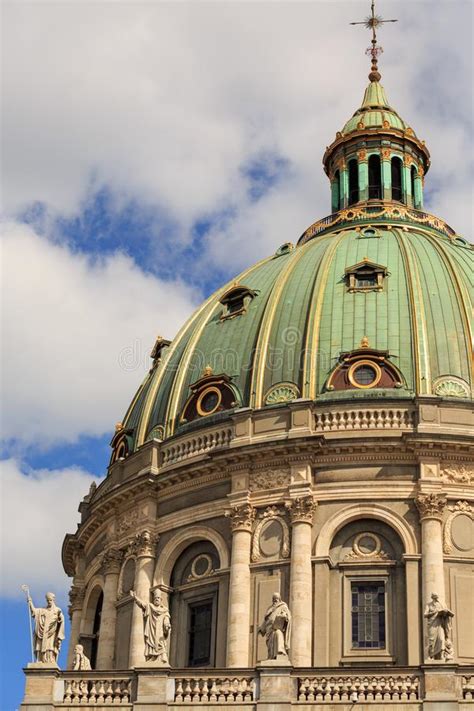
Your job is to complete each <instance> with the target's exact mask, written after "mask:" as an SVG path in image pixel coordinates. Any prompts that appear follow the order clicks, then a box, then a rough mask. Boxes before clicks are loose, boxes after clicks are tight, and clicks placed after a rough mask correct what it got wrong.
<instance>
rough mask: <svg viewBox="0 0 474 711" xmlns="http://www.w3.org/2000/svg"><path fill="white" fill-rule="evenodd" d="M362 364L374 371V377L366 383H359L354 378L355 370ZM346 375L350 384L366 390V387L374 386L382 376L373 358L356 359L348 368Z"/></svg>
mask: <svg viewBox="0 0 474 711" xmlns="http://www.w3.org/2000/svg"><path fill="white" fill-rule="evenodd" d="M363 366H367V367H368V368H371V369H372V370H373V371H374V373H375V378H374V379H373V380H372V382H371V383H368V384H367V385H364V384H363V383H359V382H358V381H357V380H356V378H355V373H356V371H357V370H358V369H359V368H361V367H363ZM347 377H348V378H349V382H350V384H351V385H353V386H354V387H355V388H362V389H363V390H367V389H368V388H375V386H376V385H378V384H379V382H380V380H381V378H382V370H381V368H380V366H379V365H377V363H374V361H373V360H358V361H357V362H356V363H353V364H352V365H351V367H350V368H349V371H348V373H347Z"/></svg>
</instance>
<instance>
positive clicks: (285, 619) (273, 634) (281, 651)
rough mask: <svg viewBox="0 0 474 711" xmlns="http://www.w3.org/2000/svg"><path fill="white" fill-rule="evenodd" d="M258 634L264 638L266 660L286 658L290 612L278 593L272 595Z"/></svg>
mask: <svg viewBox="0 0 474 711" xmlns="http://www.w3.org/2000/svg"><path fill="white" fill-rule="evenodd" d="M258 632H259V634H261V635H262V636H264V637H265V641H266V643H267V649H268V659H278V658H286V659H287V658H288V652H289V649H290V636H291V612H290V610H289V609H288V605H287V604H286V602H283V600H282V599H281V596H280V593H273V596H272V604H271V605H270V607H269V608H268V610H267V611H266V613H265V617H264V619H263V622H262V624H261V625H260V627H259V628H258Z"/></svg>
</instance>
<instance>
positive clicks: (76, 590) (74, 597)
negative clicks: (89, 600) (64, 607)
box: [68, 585, 85, 617]
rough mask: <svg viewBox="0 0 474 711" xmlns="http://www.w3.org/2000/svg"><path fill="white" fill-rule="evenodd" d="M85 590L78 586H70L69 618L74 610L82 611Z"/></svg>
mask: <svg viewBox="0 0 474 711" xmlns="http://www.w3.org/2000/svg"><path fill="white" fill-rule="evenodd" d="M84 595H85V590H84V588H83V587H82V586H80V585H72V586H71V589H70V590H69V608H68V612H69V617H71V615H72V613H73V612H74V610H82V606H83V604H84Z"/></svg>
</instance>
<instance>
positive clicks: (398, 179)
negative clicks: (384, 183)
mask: <svg viewBox="0 0 474 711" xmlns="http://www.w3.org/2000/svg"><path fill="white" fill-rule="evenodd" d="M392 200H399V201H400V202H403V193H402V161H401V160H400V158H392Z"/></svg>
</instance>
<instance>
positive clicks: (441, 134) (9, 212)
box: [0, 0, 473, 711]
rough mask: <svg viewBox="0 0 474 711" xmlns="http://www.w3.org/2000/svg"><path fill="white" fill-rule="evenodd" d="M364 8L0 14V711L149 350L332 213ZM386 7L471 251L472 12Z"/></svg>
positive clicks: (432, 193)
mask: <svg viewBox="0 0 474 711" xmlns="http://www.w3.org/2000/svg"><path fill="white" fill-rule="evenodd" d="M368 9H369V3H368V2H367V1H365V0H364V1H362V0H352V1H348V2H339V1H337V0H331V1H330V2H329V1H327V2H326V1H321V0H314V2H310V1H308V2H297V1H296V2H295V0H292V1H291V2H262V3H259V2H240V3H236V2H219V3H207V2H199V3H186V2H159V1H157V2H151V3H150V2H149V3H143V4H142V3H140V2H133V3H128V2H98V3H87V2H81V1H79V0H71V2H68V3H61V4H60V3H44V2H41V1H33V2H31V3H28V2H24V1H11V2H7V3H6V4H5V6H4V18H3V19H4V22H3V32H4V38H3V52H4V77H3V96H2V100H3V101H2V103H3V107H4V113H5V118H4V125H3V141H4V145H3V175H2V177H3V219H4V222H3V230H2V255H3V260H2V262H3V279H2V284H3V286H2V302H3V304H5V308H4V309H3V310H2V313H3V319H2V326H3V339H2V340H3V343H4V346H5V354H4V359H3V366H2V403H3V408H4V410H3V420H2V435H3V442H2V460H3V461H2V464H3V471H2V479H1V481H2V494H3V496H2V499H3V510H2V529H3V533H4V536H3V542H2V558H1V560H2V588H1V594H2V598H1V601H2V613H3V619H2V625H3V627H2V639H3V640H5V639H8V640H9V645H11V646H10V647H9V653H8V655H5V658H4V659H3V660H2V673H3V690H2V692H1V699H2V701H1V705H0V708H1V709H2V711H3V710H4V709H5V711H9V710H10V709H14V708H16V707H17V706H18V705H19V702H20V700H21V696H22V691H23V677H22V673H21V667H22V666H23V665H24V664H25V663H26V662H27V661H28V655H29V641H28V627H27V619H26V612H25V609H24V601H23V599H22V596H21V593H20V591H19V586H20V584H21V583H23V582H27V583H29V584H30V585H31V588H32V592H33V595H34V598H35V601H37V603H38V602H39V601H41V599H42V597H43V596H44V593H45V592H46V591H47V590H48V589H50V588H52V589H53V590H55V591H56V592H57V594H58V599H59V601H60V603H61V604H62V606H63V607H65V606H66V604H67V589H68V585H69V583H68V581H67V579H66V577H65V576H64V574H63V572H62V569H61V562H60V555H59V552H60V546H61V542H62V538H63V536H64V533H65V532H68V531H69V532H70V531H74V530H75V527H76V524H77V521H78V514H77V506H78V504H79V501H80V499H81V498H82V496H84V494H86V493H87V490H88V488H89V485H90V483H91V481H93V480H94V478H97V477H102V476H104V475H105V472H106V467H107V462H108V457H109V447H108V443H109V440H110V437H111V433H112V432H113V428H114V423H115V422H116V421H118V420H120V419H121V418H122V416H123V413H124V411H125V410H126V407H127V405H128V402H129V401H130V399H131V398H132V396H133V393H134V392H135V390H136V388H137V386H138V384H139V382H140V380H141V378H142V377H143V376H144V374H145V373H146V370H147V368H148V367H149V357H148V356H149V351H150V349H151V347H152V345H153V342H154V340H155V338H156V336H157V335H158V334H161V335H163V336H164V337H167V338H171V337H173V335H174V334H175V333H176V331H177V329H178V328H179V326H180V325H181V324H182V322H183V321H184V319H185V318H187V316H188V315H189V314H190V313H191V312H192V310H193V308H195V307H196V306H197V305H198V304H199V302H200V301H201V300H202V299H203V298H204V297H205V296H207V295H208V294H209V293H211V292H212V291H213V290H214V289H215V288H216V287H217V286H219V285H220V284H222V282H223V281H226V280H228V279H231V278H233V277H234V275H236V274H237V273H238V272H240V271H241V270H242V269H244V268H245V267H246V266H247V265H248V264H250V263H252V262H254V261H256V260H257V259H259V258H261V257H263V256H265V255H267V254H269V253H272V252H274V251H275V249H276V248H277V247H278V246H279V245H280V244H282V243H284V242H287V241H292V242H296V240H297V239H298V237H299V235H300V234H301V233H302V232H303V230H304V229H305V228H306V227H307V226H308V225H309V224H311V223H312V222H314V221H315V220H317V219H319V218H321V217H323V216H325V215H326V214H328V213H329V211H330V201H329V189H328V184H327V178H326V177H325V175H324V174H323V171H322V168H321V157H322V154H323V151H324V148H325V146H326V145H327V144H329V143H330V142H331V140H332V139H333V138H334V135H335V132H336V131H337V130H339V129H340V128H341V126H342V125H343V123H344V122H345V121H346V120H347V118H349V116H350V115H351V114H352V113H353V112H354V110H355V109H356V108H357V107H358V105H359V104H360V101H361V99H362V95H363V91H364V88H365V85H366V83H367V73H368V69H369V62H368V60H367V57H366V56H365V55H364V50H365V47H366V46H367V45H368V43H369V37H368V33H367V32H366V31H364V30H363V29H362V28H360V27H357V28H354V27H350V26H349V22H350V21H351V20H358V19H362V18H363V17H364V16H365V15H366V14H367V12H368ZM379 10H380V12H381V13H382V14H383V15H384V16H386V17H394V16H395V17H398V18H399V22H398V23H397V24H395V25H389V26H387V27H386V28H384V29H383V30H382V31H381V41H382V43H383V45H384V49H385V51H384V54H383V55H382V57H381V60H380V64H381V70H382V75H383V78H382V83H383V84H384V86H385V88H386V90H387V93H388V96H389V99H390V101H391V102H392V104H393V106H394V107H395V108H396V109H397V110H398V111H399V113H400V114H401V115H402V116H403V117H404V118H405V119H406V120H407V121H409V123H410V124H411V125H412V126H413V128H414V130H415V131H416V132H417V134H418V135H419V136H420V137H421V138H424V139H426V142H427V145H428V147H429V148H430V150H431V154H432V168H431V170H430V173H429V174H428V176H427V180H426V195H427V208H428V209H429V210H430V211H431V212H434V213H436V214H438V215H440V216H442V217H444V218H445V219H446V220H447V221H448V222H449V223H450V224H451V225H452V226H453V227H455V228H456V229H457V230H458V231H459V232H460V233H461V234H463V235H464V236H466V237H467V238H470V237H471V232H472V224H473V219H472V218H473V215H472V193H471V190H472V167H473V166H472V143H471V140H472V139H471V134H472V119H473V115H472V105H473V103H472V84H473V82H472V71H473V67H472V59H471V58H472V51H471V50H472V36H471V28H472V12H473V5H472V3H471V2H469V1H466V2H464V1H463V0H456V2H452V1H451V0H426V2H425V1H423V0H418V1H416V2H413V0H410V1H408V0H403V1H402V2H400V1H398V2H392V1H389V0H380V2H379ZM428 14H429V22H427V21H426V18H427V15H428ZM453 36H454V37H455V40H453ZM48 512H50V513H48ZM39 542H40V543H41V546H39V545H38V543H39ZM3 646H5V645H3Z"/></svg>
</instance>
